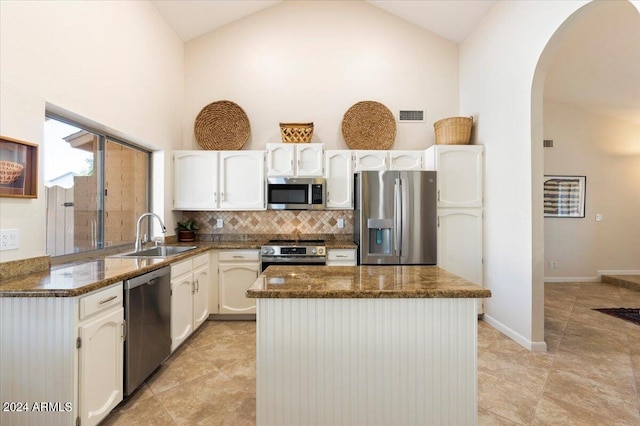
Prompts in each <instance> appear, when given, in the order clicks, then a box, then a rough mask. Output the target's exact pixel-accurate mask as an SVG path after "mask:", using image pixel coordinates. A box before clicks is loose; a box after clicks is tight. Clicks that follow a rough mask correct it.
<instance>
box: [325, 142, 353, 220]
mask: <svg viewBox="0 0 640 426" xmlns="http://www.w3.org/2000/svg"><path fill="white" fill-rule="evenodd" d="M325 158H326V165H325V171H326V174H325V183H326V185H327V200H326V204H325V205H326V208H327V209H352V208H353V170H352V168H353V163H352V160H351V151H349V150H339V151H327V152H326V155H325Z"/></svg>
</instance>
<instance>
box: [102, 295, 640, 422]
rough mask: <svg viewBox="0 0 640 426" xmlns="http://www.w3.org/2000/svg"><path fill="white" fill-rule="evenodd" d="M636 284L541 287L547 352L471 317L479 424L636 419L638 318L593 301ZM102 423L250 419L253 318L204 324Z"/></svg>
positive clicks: (613, 302)
mask: <svg viewBox="0 0 640 426" xmlns="http://www.w3.org/2000/svg"><path fill="white" fill-rule="evenodd" d="M596 307H601V308H606V307H638V308H640V291H637V290H635V291H634V290H629V289H626V288H621V287H617V286H614V285H610V284H600V283H557V284H555V283H554V284H546V285H545V336H546V341H547V345H548V352H547V353H531V352H529V351H527V350H525V349H524V348H522V347H521V346H520V345H518V344H517V343H515V342H513V341H512V340H510V339H508V338H507V337H505V336H504V335H502V334H501V333H499V332H498V331H496V330H495V329H493V328H492V327H491V326H489V325H488V324H487V323H485V322H483V321H479V323H478V336H479V337H478V423H479V424H480V425H553V424H557V425H581V426H584V425H640V399H639V397H638V388H639V387H640V326H638V325H635V324H632V323H629V322H626V321H623V320H620V319H617V318H613V317H610V316H608V315H605V314H602V313H600V312H596V311H592V310H591V308H596ZM103 424H105V425H234V426H235V425H253V424H255V323H253V322H237V321H227V322H216V321H211V322H207V323H206V324H205V325H203V326H202V327H201V328H200V330H198V331H197V332H196V333H195V335H194V336H192V337H191V338H190V339H189V340H188V341H187V342H186V343H185V344H184V345H183V346H182V347H181V348H180V349H178V351H177V352H176V353H175V354H173V356H172V357H171V358H170V359H169V360H168V361H167V362H166V363H165V365H163V366H162V367H161V368H160V369H159V370H158V371H157V372H156V373H154V375H153V376H152V377H151V378H149V379H148V380H147V382H146V383H145V384H144V385H143V386H142V387H141V388H140V389H138V391H137V392H136V393H135V394H134V395H132V396H131V397H129V398H128V399H127V400H126V401H124V402H123V403H122V404H121V405H120V406H119V407H118V408H116V410H114V412H113V413H112V414H111V415H110V416H109V417H108V418H107V419H106V420H105V422H104V423H103Z"/></svg>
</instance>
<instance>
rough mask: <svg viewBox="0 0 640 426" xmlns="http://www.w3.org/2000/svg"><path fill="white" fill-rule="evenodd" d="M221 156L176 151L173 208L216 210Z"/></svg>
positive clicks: (199, 152)
mask: <svg viewBox="0 0 640 426" xmlns="http://www.w3.org/2000/svg"><path fill="white" fill-rule="evenodd" d="M217 190H218V153H217V152H213V151H175V152H174V153H173V208H174V209H176V210H213V209H215V208H217V204H218V203H217V199H216V192H217Z"/></svg>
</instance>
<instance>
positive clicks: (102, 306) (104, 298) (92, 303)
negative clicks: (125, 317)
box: [80, 282, 123, 320]
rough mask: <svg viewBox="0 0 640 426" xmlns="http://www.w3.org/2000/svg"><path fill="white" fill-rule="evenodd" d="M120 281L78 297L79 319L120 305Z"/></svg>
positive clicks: (121, 297)
mask: <svg viewBox="0 0 640 426" xmlns="http://www.w3.org/2000/svg"><path fill="white" fill-rule="evenodd" d="M122 300H123V296H122V283H121V282H120V283H118V284H115V285H113V286H111V287H108V288H105V289H104V290H98V291H95V292H93V293H89V294H88V295H86V296H83V297H81V298H80V319H81V320H82V319H85V318H87V317H89V316H91V315H93V314H95V313H97V312H101V311H104V310H107V309H110V308H113V307H116V306H118V307H120V306H122Z"/></svg>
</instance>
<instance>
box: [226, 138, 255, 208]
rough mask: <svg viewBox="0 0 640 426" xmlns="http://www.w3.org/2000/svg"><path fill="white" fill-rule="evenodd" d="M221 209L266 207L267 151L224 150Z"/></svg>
mask: <svg viewBox="0 0 640 426" xmlns="http://www.w3.org/2000/svg"><path fill="white" fill-rule="evenodd" d="M219 178H220V185H219V189H220V195H219V200H218V203H219V208H220V210H264V209H266V203H265V189H264V151H221V152H220V173H219Z"/></svg>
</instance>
